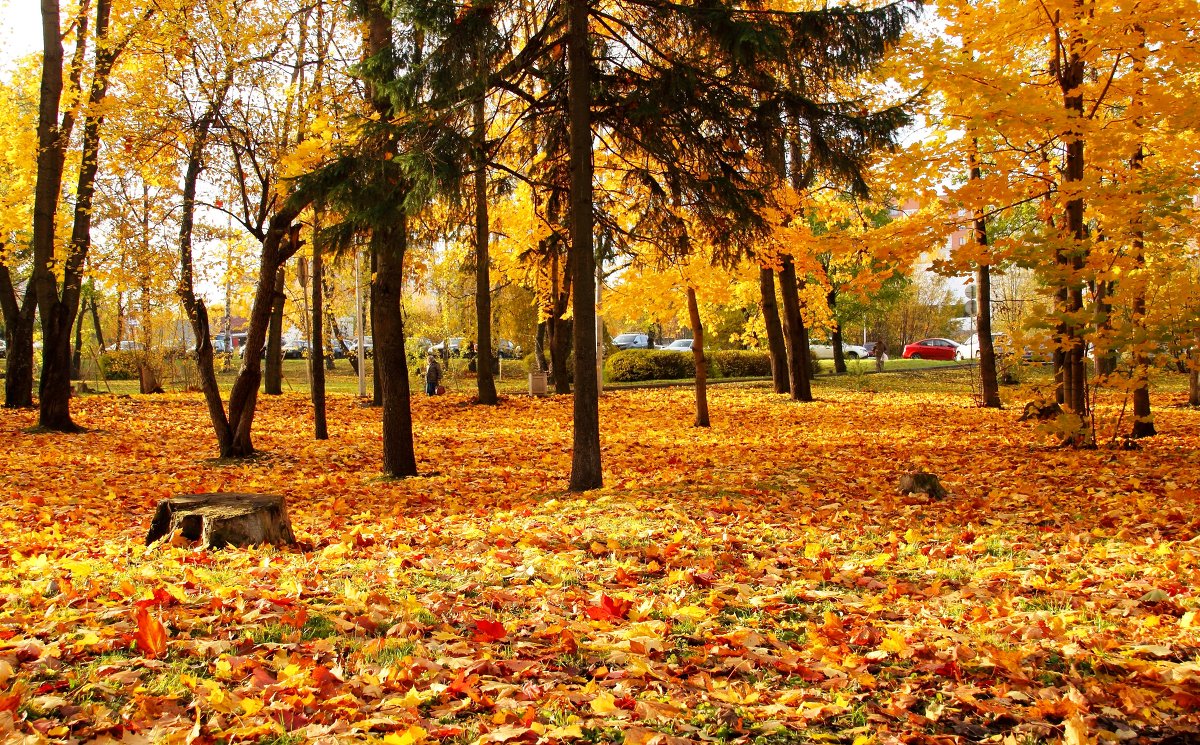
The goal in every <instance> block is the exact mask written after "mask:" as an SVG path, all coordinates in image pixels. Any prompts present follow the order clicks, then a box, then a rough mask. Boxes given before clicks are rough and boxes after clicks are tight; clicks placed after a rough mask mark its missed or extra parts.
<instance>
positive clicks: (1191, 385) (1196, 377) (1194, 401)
mask: <svg viewBox="0 0 1200 745" xmlns="http://www.w3.org/2000/svg"><path fill="white" fill-rule="evenodd" d="M10 348H11V347H10ZM1188 406H1200V347H1193V348H1192V365H1191V369H1190V370H1188Z"/></svg>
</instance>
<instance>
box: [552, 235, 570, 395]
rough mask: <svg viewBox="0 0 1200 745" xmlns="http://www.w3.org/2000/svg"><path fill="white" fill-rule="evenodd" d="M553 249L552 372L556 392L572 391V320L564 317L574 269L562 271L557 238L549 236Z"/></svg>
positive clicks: (568, 257) (568, 256)
mask: <svg viewBox="0 0 1200 745" xmlns="http://www.w3.org/2000/svg"><path fill="white" fill-rule="evenodd" d="M548 240H550V241H551V245H549V246H548V251H549V252H550V275H551V281H550V314H549V318H547V319H546V331H547V335H548V336H549V337H550V375H551V376H552V377H553V378H554V392H555V393H570V392H571V376H570V374H569V371H568V363H567V359H568V357H569V356H570V354H571V335H572V331H571V321H569V320H567V319H565V318H564V317H563V316H565V315H566V313H567V305H568V304H569V303H570V302H571V272H570V271H566V272H561V271H560V270H559V263H560V262H559V259H560V251H559V248H560V247H559V245H556V242H555V239H554V238H553V237H551V238H550V239H548ZM570 260H571V249H570V248H569V247H568V249H567V263H568V264H570Z"/></svg>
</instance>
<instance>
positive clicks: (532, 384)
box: [529, 371, 548, 396]
mask: <svg viewBox="0 0 1200 745" xmlns="http://www.w3.org/2000/svg"><path fill="white" fill-rule="evenodd" d="M547 377H548V376H547V375H546V373H544V372H541V371H535V372H531V373H529V395H531V396H545V395H546V382H547Z"/></svg>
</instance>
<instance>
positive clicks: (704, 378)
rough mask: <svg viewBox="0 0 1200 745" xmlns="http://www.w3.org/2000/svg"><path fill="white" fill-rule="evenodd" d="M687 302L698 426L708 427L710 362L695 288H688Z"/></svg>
mask: <svg viewBox="0 0 1200 745" xmlns="http://www.w3.org/2000/svg"><path fill="white" fill-rule="evenodd" d="M687 301H688V321H689V323H690V325H691V327H692V360H693V361H694V362H695V365H696V426H697V427H708V426H709V421H708V362H707V361H706V360H705V358H704V324H702V323H701V322H700V306H699V305H698V304H697V303H696V290H695V288H693V287H688V288H687Z"/></svg>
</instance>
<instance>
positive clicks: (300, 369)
mask: <svg viewBox="0 0 1200 745" xmlns="http://www.w3.org/2000/svg"><path fill="white" fill-rule="evenodd" d="M0 364H3V361H0ZM192 364H193V363H192V362H191V361H190V360H187V361H180V362H177V363H175V364H174V365H173V366H172V367H171V368H170V369H168V371H167V372H166V374H165V375H164V376H163V388H164V389H166V390H167V391H168V392H178V391H182V390H184V389H186V388H187V387H189V386H195V385H196V384H197V381H196V376H195V373H194V372H193V371H192V368H191V367H190V366H191V365H192ZM240 364H241V363H240V360H234V361H233V363H232V364H230V365H229V367H228V368H227V369H222V368H221V367H220V366H219V365H218V368H217V383H218V385H220V387H221V391H222V392H223V393H226V394H227V393H228V392H229V390H230V388H232V387H233V381H234V380H235V378H236V377H237V373H238V370H239V368H240ZM962 364H964V363H956V362H941V361H936V360H904V359H896V360H888V362H887V366H886V368H885V373H893V372H907V371H914V370H931V369H938V368H946V367H951V368H953V367H956V366H961V365H962ZM420 365H421V361H420V360H416V361H414V360H409V372H410V374H411V376H412V387H413V394H414V395H421V393H422V390H423V386H422V385H421V382H420V379H419V376H418V374H417V373H418V371H419V369H420ZM818 365H819V367H820V371H821V372H820V376H819V377H820V378H824V377H825V376H828V377H830V378H833V377H834V372H833V360H820V361H819V363H818ZM307 368H308V361H307V360H284V361H283V391H284V392H285V393H308V392H309V391H310V390H311V386H310V383H309V378H308V369H307ZM846 368H847V373H846V375H844V376H838V377H839V378H842V379H853V378H861V377H862V376H865V375H868V374H870V375H872V376H874V374H875V362H874V361H873V360H846ZM527 372H528V371H527V369H526V366H525V364H524V362H522V361H520V360H504V361H502V364H501V366H500V377H499V378H498V379H497V381H496V384H497V389H498V390H499V392H500V393H501V394H502V395H510V396H511V395H517V394H522V393H527V392H528V388H529V383H528V379H527V377H526V376H527ZM373 374H374V360H371V359H368V360H367V361H366V365H365V368H364V383H365V388H366V392H367V395H368V396H369V395H371V391H372V376H373ZM767 380H769V378H711V379H710V380H709V382H710V383H714V384H720V383H733V382H748V381H767ZM85 382H86V383H87V385H88V387H89V388H91V389H92V390H93V391H97V392H99V393H111V394H113V395H133V394H137V393H139V392H140V391H139V389H138V381H137V380H107V381H106V380H101V379H99V378H98V377H97V376H95V375H91V376H86V380H85ZM445 383H446V387H447V388H448V389H450V391H451V392H457V393H468V392H472V391H474V389H475V377H474V374H473V373H469V372H467V361H466V360H465V359H452V360H451V361H450V365H449V370H448V372H447V373H446V377H445ZM693 383H694V380H693V379H692V378H681V379H678V380H655V381H646V382H644V383H612V382H609V381H605V386H606V387H610V388H613V389H624V388H641V387H646V386H659V385H662V386H670V385H692V384H693ZM325 391H326V393H331V394H334V393H337V394H346V395H355V394H357V393H358V375H357V374H355V372H354V370H353V369H352V368H351V367H350V363H349V361H347V360H345V359H339V360H336V361H335V363H334V369H333V370H329V369H326V370H325Z"/></svg>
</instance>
